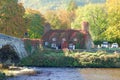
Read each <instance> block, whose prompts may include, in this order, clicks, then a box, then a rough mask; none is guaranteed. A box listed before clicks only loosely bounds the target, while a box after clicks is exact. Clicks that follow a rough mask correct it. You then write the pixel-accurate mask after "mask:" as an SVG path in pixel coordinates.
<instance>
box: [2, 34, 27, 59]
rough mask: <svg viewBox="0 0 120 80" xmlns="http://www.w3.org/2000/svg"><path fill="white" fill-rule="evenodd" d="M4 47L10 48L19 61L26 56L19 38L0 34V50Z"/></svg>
mask: <svg viewBox="0 0 120 80" xmlns="http://www.w3.org/2000/svg"><path fill="white" fill-rule="evenodd" d="M4 45H10V46H12V47H13V48H14V50H15V52H16V53H17V55H18V56H19V58H20V59H21V58H24V57H26V56H27V52H26V50H25V48H24V43H23V41H22V40H21V39H19V38H15V37H12V36H7V35H4V34H0V48H2V46H4Z"/></svg>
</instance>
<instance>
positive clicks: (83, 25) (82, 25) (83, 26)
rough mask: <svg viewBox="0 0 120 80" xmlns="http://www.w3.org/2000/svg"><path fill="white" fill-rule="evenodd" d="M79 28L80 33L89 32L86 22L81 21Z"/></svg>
mask: <svg viewBox="0 0 120 80" xmlns="http://www.w3.org/2000/svg"><path fill="white" fill-rule="evenodd" d="M81 27H82V31H86V32H89V23H88V22H87V21H83V22H82V24H81Z"/></svg>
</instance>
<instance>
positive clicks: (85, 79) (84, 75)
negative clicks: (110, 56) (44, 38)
mask: <svg viewBox="0 0 120 80" xmlns="http://www.w3.org/2000/svg"><path fill="white" fill-rule="evenodd" d="M34 69H35V70H36V71H38V74H34V75H19V76H16V77H12V78H9V79H8V80H120V68H34Z"/></svg>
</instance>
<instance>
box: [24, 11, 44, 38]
mask: <svg viewBox="0 0 120 80" xmlns="http://www.w3.org/2000/svg"><path fill="white" fill-rule="evenodd" d="M24 17H25V18H26V20H27V23H28V27H27V32H28V34H29V37H30V38H41V36H42V35H43V33H44V32H43V31H44V23H45V19H44V18H43V16H42V15H41V14H40V12H39V11H36V10H32V9H27V10H26V13H25V16H24Z"/></svg>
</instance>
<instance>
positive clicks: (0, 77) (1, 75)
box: [0, 72, 6, 80]
mask: <svg viewBox="0 0 120 80" xmlns="http://www.w3.org/2000/svg"><path fill="white" fill-rule="evenodd" d="M0 80H6V76H5V74H4V73H2V72H0Z"/></svg>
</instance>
